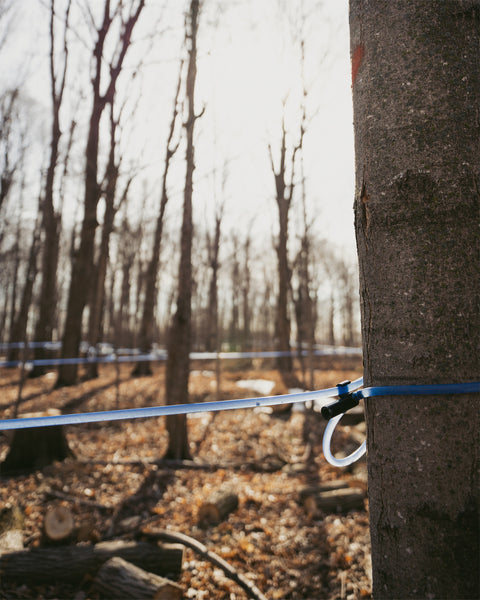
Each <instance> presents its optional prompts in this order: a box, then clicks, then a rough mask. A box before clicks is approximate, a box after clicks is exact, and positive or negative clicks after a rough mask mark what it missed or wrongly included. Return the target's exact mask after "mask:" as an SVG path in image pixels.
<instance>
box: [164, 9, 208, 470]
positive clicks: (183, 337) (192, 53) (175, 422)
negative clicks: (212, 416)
mask: <svg viewBox="0 0 480 600" xmlns="http://www.w3.org/2000/svg"><path fill="white" fill-rule="evenodd" d="M199 10H200V6H199V0H191V2H190V9H189V12H188V15H187V22H186V26H185V38H186V41H187V45H188V69H187V78H186V86H185V87H186V90H185V93H186V103H187V120H186V123H185V133H186V137H187V148H186V176H185V190H184V196H183V219H182V230H181V237H180V264H179V271H178V293H177V306H176V311H175V314H174V316H173V322H172V324H171V327H170V331H169V335H168V361H167V372H166V395H167V402H168V404H182V403H186V402H188V380H189V373H190V349H191V337H192V306H191V302H192V238H193V219H192V195H193V172H194V169H195V162H194V154H195V152H194V139H193V134H194V127H195V122H196V120H197V119H198V118H199V116H201V114H200V115H197V114H195V80H196V75H197V32H198V18H199ZM167 431H168V434H169V441H168V449H167V452H166V456H167V457H168V458H176V459H183V458H190V457H191V455H190V448H189V444H188V432H187V420H186V416H185V415H174V416H168V417H167Z"/></svg>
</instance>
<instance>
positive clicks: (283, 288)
mask: <svg viewBox="0 0 480 600" xmlns="http://www.w3.org/2000/svg"><path fill="white" fill-rule="evenodd" d="M286 137H287V132H286V130H285V122H282V141H281V147H280V164H279V167H278V171H276V170H275V165H274V162H273V155H272V149H271V147H270V146H269V151H270V161H271V166H272V173H273V176H274V178H275V192H276V195H275V200H276V202H277V209H278V240H277V243H276V246H275V250H276V252H277V268H278V292H277V312H276V318H275V333H276V342H277V343H276V350H278V351H279V352H282V353H288V352H290V351H291V348H290V318H289V316H288V313H289V311H288V294H289V291H290V280H291V277H292V273H291V269H290V263H289V260H288V220H289V211H290V207H291V204H292V197H293V187H294V186H293V175H294V174H293V171H294V169H295V154H296V151H294V152H293V156H292V175H291V180H290V185H287V183H286V181H285V177H286V169H287V165H286V154H287V146H286ZM276 362H277V367H278V369H279V371H280V372H281V373H282V374H284V373H286V374H288V373H291V372H292V371H293V360H292V357H291V356H290V355H289V354H288V355H287V356H279V357H278V358H277V361H276Z"/></svg>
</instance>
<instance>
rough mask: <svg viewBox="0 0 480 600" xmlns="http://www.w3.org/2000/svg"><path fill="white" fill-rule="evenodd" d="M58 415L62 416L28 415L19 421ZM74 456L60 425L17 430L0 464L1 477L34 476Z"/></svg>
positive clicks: (51, 411)
mask: <svg viewBox="0 0 480 600" xmlns="http://www.w3.org/2000/svg"><path fill="white" fill-rule="evenodd" d="M55 414H60V411H58V410H55V409H51V410H49V411H46V412H35V413H28V414H24V415H20V418H22V417H23V418H25V417H45V416H52V415H55ZM74 456H75V455H74V453H73V451H72V450H71V449H70V447H69V445H68V441H67V438H66V436H65V431H64V429H63V428H62V427H61V426H60V425H54V426H52V427H32V428H27V429H16V430H15V431H14V432H13V437H12V441H11V443H10V449H9V451H8V454H7V456H6V458H5V460H4V461H3V462H2V463H1V464H0V473H1V474H2V475H17V474H19V473H31V472H32V471H36V470H38V469H43V467H46V466H48V465H51V464H52V463H54V462H55V461H60V462H61V461H63V460H65V459H66V458H69V457H74Z"/></svg>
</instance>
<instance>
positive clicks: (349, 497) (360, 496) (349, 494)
mask: <svg viewBox="0 0 480 600" xmlns="http://www.w3.org/2000/svg"><path fill="white" fill-rule="evenodd" d="M312 489H313V490H315V488H310V490H312ZM317 489H318V488H317ZM364 499H365V491H364V490H362V489H360V488H349V487H345V488H340V489H338V488H337V489H333V490H332V489H330V490H325V491H317V492H315V491H313V492H310V493H307V492H304V493H301V502H302V504H303V506H304V508H305V509H306V510H307V512H309V513H313V512H315V510H321V511H322V512H324V513H346V512H348V511H349V510H363V509H364V508H365V506H364Z"/></svg>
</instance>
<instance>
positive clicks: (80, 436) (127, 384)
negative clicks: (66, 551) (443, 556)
mask: <svg viewBox="0 0 480 600" xmlns="http://www.w3.org/2000/svg"><path fill="white" fill-rule="evenodd" d="M318 366H319V368H317V369H316V371H315V388H316V389H320V388H324V387H330V386H333V385H336V384H338V383H339V382H340V381H343V380H345V379H351V380H353V379H354V378H356V377H358V376H360V375H361V366H360V364H359V363H358V361H357V360H353V359H352V360H349V361H346V360H340V359H336V360H335V361H333V360H330V361H328V364H327V363H324V364H322V365H318ZM193 368H194V369H195V370H193V371H192V374H191V379H190V389H191V401H195V402H201V401H208V400H215V399H216V381H215V365H213V364H211V365H205V364H201V363H198V364H196V365H193ZM227 368H228V371H227ZM131 370H132V366H131V365H130V366H129V365H122V367H121V370H120V382H119V384H118V385H117V384H116V373H115V368H114V366H103V367H100V376H99V377H98V378H97V379H94V380H90V381H82V382H81V383H79V384H78V385H76V386H74V387H69V388H66V387H64V388H60V389H56V390H55V389H53V386H54V383H55V374H53V373H50V374H46V375H44V376H43V377H41V378H38V379H34V380H27V381H26V382H25V385H24V387H23V390H22V402H21V405H20V413H28V412H32V411H45V410H47V409H48V408H56V409H60V410H61V411H62V412H64V413H71V412H88V411H98V410H109V409H112V408H117V407H120V408H131V407H141V406H155V405H160V404H163V403H164V401H165V399H164V366H163V365H154V374H153V376H151V377H139V378H132V377H131V376H130V373H131ZM259 379H261V380H269V381H271V382H274V384H275V386H274V388H273V390H272V392H271V393H270V394H278V393H285V392H286V391H287V390H286V389H285V385H284V383H283V382H282V380H281V378H280V376H279V374H278V372H277V371H275V370H274V369H272V368H268V365H267V366H266V367H265V365H264V366H262V367H261V368H260V365H259V364H256V363H255V361H253V363H252V361H250V362H249V363H245V362H243V363H240V362H238V363H236V364H233V365H232V364H229V365H227V364H225V363H224V366H223V372H222V377H221V398H222V399H231V398H240V397H252V396H255V395H262V394H255V393H254V392H253V391H252V390H249V389H246V388H241V387H239V386H238V385H237V384H238V381H240V380H259ZM18 380H19V373H18V371H16V370H7V369H3V370H1V371H0V418H8V417H11V416H12V406H13V403H14V402H15V400H16V398H17V394H18V383H19V381H18ZM270 394H269V395H270ZM364 427H365V426H364V423H363V422H362V423H360V424H358V425H356V426H343V427H341V426H339V427H338V428H337V430H338V433H336V434H335V436H334V440H333V443H332V448H333V451H334V452H337V453H338V452H340V451H341V450H343V451H344V452H346V453H349V452H351V450H352V449H353V448H354V447H356V446H357V445H358V441H359V438H361V436H362V434H364ZM324 428H325V422H324V421H323V419H322V418H321V416H320V414H319V413H318V412H316V411H315V410H313V409H311V408H310V409H309V408H308V407H307V409H306V410H303V409H302V408H301V407H294V408H293V410H289V411H284V412H272V411H271V410H269V409H255V410H233V411H225V412H220V413H199V414H198V415H191V416H189V418H188V432H189V441H190V446H191V450H192V455H193V457H194V462H195V463H196V464H194V465H188V464H184V465H180V464H171V463H168V461H163V460H162V459H161V457H162V456H163V454H164V453H165V450H166V447H167V439H168V438H167V433H166V429H165V419H164V418H151V419H138V420H131V421H118V422H110V423H96V424H88V425H76V426H68V427H67V428H66V432H67V438H68V442H69V445H70V447H71V449H72V450H73V452H74V453H75V458H74V459H67V460H65V461H63V462H62V463H58V462H57V463H54V464H53V465H51V466H48V467H45V468H43V469H42V470H39V471H36V472H35V473H32V474H25V475H18V476H15V477H10V478H6V477H3V478H0V500H1V504H2V506H3V507H5V506H19V507H20V509H21V510H22V512H23V514H24V528H23V539H24V546H25V548H34V547H40V546H42V545H43V544H45V543H46V541H45V539H44V535H43V534H42V530H43V520H44V516H45V514H46V511H47V510H48V509H49V508H50V507H52V506H53V505H57V504H63V505H65V506H68V507H69V508H70V509H71V511H72V513H73V515H74V520H75V535H74V537H73V538H72V539H70V541H69V543H70V544H76V543H79V541H81V540H84V541H85V540H87V541H89V542H92V543H95V542H98V541H101V540H107V539H118V538H123V539H128V538H138V535H139V532H141V531H142V528H145V527H159V528H162V529H164V530H165V529H166V530H168V531H171V532H180V533H184V534H187V535H189V536H191V537H193V538H195V539H197V540H199V541H200V542H201V543H203V544H204V545H205V546H206V547H207V548H208V549H209V550H211V551H213V552H215V553H216V554H218V555H219V556H221V557H222V558H223V559H225V560H226V561H227V562H229V563H230V564H231V565H232V566H233V567H234V568H235V569H236V570H237V571H238V572H239V573H240V574H242V575H244V576H245V577H246V578H247V579H248V580H249V581H251V582H252V583H253V584H255V585H256V586H257V588H258V589H259V590H261V592H263V594H264V595H265V596H266V597H267V598H269V599H270V598H271V599H275V598H282V599H287V598H288V599H292V600H294V599H300V598H304V599H305V598H306V599H312V600H321V599H329V600H334V599H347V600H354V599H368V598H370V597H371V574H370V545H369V544H370V542H369V530H368V512H367V511H368V506H367V500H366V499H365V501H364V507H363V509H360V510H355V511H350V512H347V513H343V514H342V513H341V512H322V511H321V510H318V509H317V508H315V506H313V507H312V505H311V504H310V505H308V506H307V505H305V506H303V505H302V503H301V502H300V496H299V491H300V490H301V489H302V488H304V487H305V486H318V485H321V484H324V483H326V482H334V481H337V480H343V481H345V482H347V484H348V486H350V487H355V488H361V489H363V490H366V466H365V462H364V461H363V460H362V461H359V462H358V463H356V464H355V465H352V466H351V467H348V468H347V469H338V468H335V467H332V466H330V465H329V464H328V463H327V462H326V461H325V459H324V457H323V454H322V446H321V443H322V435H323V431H324ZM7 433H8V432H5V433H3V432H1V431H0V460H3V459H4V458H5V455H6V454H7V451H8V447H9V443H10V435H11V434H9V435H7ZM226 485H228V487H229V488H230V489H233V490H234V491H235V492H236V494H237V495H238V498H239V504H238V508H237V509H236V510H234V511H233V512H231V513H230V514H229V515H228V516H227V517H226V518H225V519H224V520H223V521H222V522H221V523H220V524H218V525H216V526H210V527H201V526H200V524H199V523H198V510H199V507H200V506H201V504H202V502H204V501H205V499H206V498H208V497H209V496H210V495H211V494H212V493H213V492H215V491H216V490H218V489H221V488H223V487H224V486H226ZM178 583H179V584H180V586H181V587H182V589H183V597H184V598H193V599H199V600H202V599H205V600H207V599H212V600H214V599H219V600H220V599H222V600H223V599H229V600H234V599H243V598H247V595H246V593H245V592H244V591H243V590H242V589H241V588H240V587H239V586H238V585H237V584H236V583H234V582H233V581H232V580H230V579H227V578H226V577H225V575H224V573H223V572H222V571H221V570H220V569H219V568H218V567H216V566H214V565H212V564H211V563H210V562H209V561H208V560H207V559H206V558H205V557H204V556H201V555H199V554H198V553H195V552H194V551H193V550H190V549H188V548H187V549H186V550H185V554H184V562H183V569H182V572H181V575H180V577H179V579H178ZM0 597H2V598H6V599H20V598H24V599H32V598H38V599H39V598H61V599H63V598H72V599H75V600H86V599H88V598H91V599H97V598H101V597H102V596H101V595H99V594H98V593H95V592H92V591H91V577H90V578H89V577H85V578H84V580H83V581H82V582H81V583H80V584H76V585H73V584H71V583H65V582H61V580H60V579H59V580H58V581H56V580H55V579H52V581H51V582H50V583H48V584H42V585H33V584H31V583H30V582H29V581H28V580H25V579H24V580H22V581H19V582H18V581H17V582H15V581H13V582H2V581H1V573H0Z"/></svg>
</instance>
